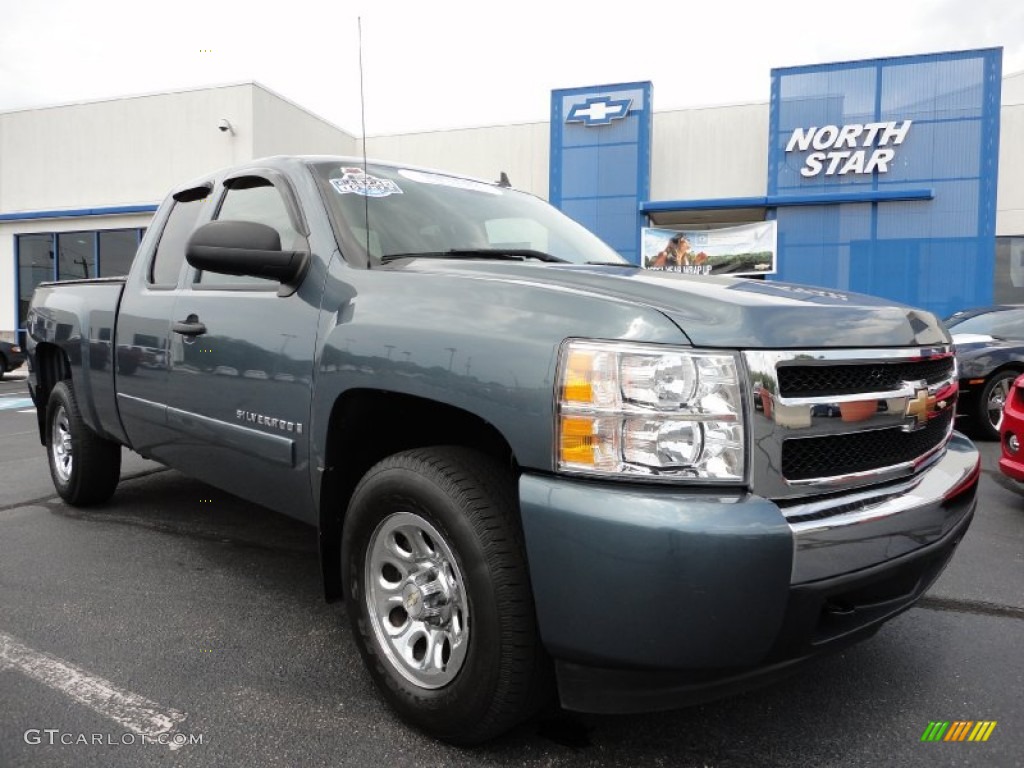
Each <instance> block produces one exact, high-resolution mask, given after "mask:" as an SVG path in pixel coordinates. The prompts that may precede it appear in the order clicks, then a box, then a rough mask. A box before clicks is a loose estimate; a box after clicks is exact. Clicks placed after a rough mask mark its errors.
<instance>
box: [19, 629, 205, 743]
mask: <svg viewBox="0 0 1024 768" xmlns="http://www.w3.org/2000/svg"><path fill="white" fill-rule="evenodd" d="M5 666H7V667H12V668H14V669H16V670H18V671H19V672H22V673H24V674H26V675H28V676H29V677H31V678H33V679H34V680H37V681H38V682H40V683H43V684H44V685H48V686H50V687H51V688H53V689H55V690H57V691H60V692H61V693H63V694H65V695H66V696H68V697H70V698H72V699H74V700H75V701H77V702H78V703H79V704H84V705H85V706H87V707H89V709H91V710H93V711H95V712H99V713H100V714H101V715H103V716H104V717H109V718H110V719H111V720H113V721H114V722H115V723H118V724H119V725H121V726H123V727H124V728H126V729H128V730H129V731H132V732H133V733H137V734H139V735H145V736H148V737H150V738H152V739H157V738H158V737H160V736H161V735H162V734H168V736H171V735H172V734H173V733H174V732H175V729H176V728H177V727H178V726H179V725H181V723H182V722H183V721H184V720H185V718H186V717H188V714H187V713H185V712H181V711H179V710H177V709H170V708H165V707H161V706H160V705H159V704H157V703H156V702H155V701H150V700H149V699H146V698H143V697H142V696H139V695H138V694H135V693H132V692H131V691H125V690H122V689H120V688H118V687H117V686H116V685H114V684H113V683H112V682H110V681H109V680H104V679H103V678H102V677H96V676H94V675H90V674H89V673H88V672H86V671H85V670H83V669H79V668H78V667H75V666H73V665H71V664H68V663H67V662H66V661H63V660H61V659H58V658H57V657H56V656H52V655H51V654H49V653H44V652H42V651H36V650H33V649H32V648H29V647H28V646H27V645H24V644H23V643H21V642H19V641H18V640H15V639H14V638H13V637H11V636H10V635H6V634H4V633H3V632H0V670H2V669H3V668H4V667H5ZM166 746H167V747H169V748H170V749H177V748H178V747H180V746H181V744H176V743H174V739H173V738H168V739H167V744H166Z"/></svg>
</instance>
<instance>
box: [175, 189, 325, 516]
mask: <svg viewBox="0 0 1024 768" xmlns="http://www.w3.org/2000/svg"><path fill="white" fill-rule="evenodd" d="M213 218H214V219H219V220H232V221H252V222H258V223H260V224H265V225H268V226H270V227H273V228H274V229H276V230H277V232H278V234H279V235H280V237H281V247H282V248H283V249H286V250H296V251H298V250H305V251H308V250H309V243H308V234H309V232H308V229H307V227H306V224H305V219H304V218H303V216H302V213H301V209H300V208H299V207H298V203H297V200H296V197H295V195H294V194H293V192H292V190H291V187H290V185H289V184H288V181H287V179H286V177H284V176H283V175H282V174H280V173H278V172H276V171H273V170H262V171H256V170H253V171H246V172H244V173H240V174H238V173H236V174H234V175H233V176H229V177H228V178H226V179H225V180H224V182H223V190H222V192H221V197H220V200H219V202H218V206H217V209H216V212H215V214H214V216H213ZM313 283H314V281H311V280H307V281H305V283H304V284H303V285H301V286H300V287H299V290H298V291H296V292H295V293H293V294H291V295H288V296H282V295H278V288H279V284H278V283H277V282H276V281H273V280H268V279H264V278H254V277H239V276H232V275H223V274H217V273H213V272H201V271H199V270H195V269H192V268H190V269H189V271H188V273H187V275H186V278H185V285H184V287H183V288H182V290H181V292H180V293H179V295H178V298H177V301H176V302H175V306H174V313H173V316H172V320H173V322H172V325H171V327H172V332H171V343H170V371H169V375H168V395H167V403H168V409H167V421H168V425H169V426H170V428H171V429H172V430H174V431H176V433H177V435H176V439H175V441H174V444H173V445H172V446H171V447H170V448H169V455H170V460H169V462H168V463H170V464H171V465H172V466H174V467H176V468H178V469H180V470H182V471H183V472H185V473H186V474H188V475H191V476H193V477H196V478H199V479H201V480H205V481H206V482H209V483H210V484H212V485H216V486H218V487H220V488H223V489H224V490H227V491H229V492H231V493H234V494H236V495H238V496H242V497H244V498H247V499H250V500H253V501H256V502H258V503H260V504H262V505H264V506H268V507H270V508H272V509H276V510H278V511H282V512H286V513H299V512H300V511H302V512H306V511H308V510H309V509H311V508H312V503H311V498H312V497H311V490H310V481H309V448H308V434H309V431H308V425H309V416H310V403H311V392H312V376H313V351H314V348H315V345H316V329H317V319H318V315H319V301H320V295H319V291H318V289H317V286H316V285H314V284H313Z"/></svg>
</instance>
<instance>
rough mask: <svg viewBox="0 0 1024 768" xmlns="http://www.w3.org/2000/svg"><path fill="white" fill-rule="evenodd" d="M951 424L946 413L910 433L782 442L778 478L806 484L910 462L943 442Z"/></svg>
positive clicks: (893, 429)
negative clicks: (779, 476)
mask: <svg viewBox="0 0 1024 768" xmlns="http://www.w3.org/2000/svg"><path fill="white" fill-rule="evenodd" d="M952 420H953V412H952V411H946V412H944V413H942V414H941V415H940V416H938V417H937V418H935V419H932V420H931V421H929V422H928V423H927V424H926V425H925V426H924V427H923V428H922V429H918V430H914V431H912V432H907V431H906V430H904V429H903V428H902V427H889V428H888V429H874V430H871V431H869V432H852V433H850V434H838V435H824V436H822V437H806V438H803V439H790V440H784V441H783V443H782V476H783V477H785V478H786V479H787V480H810V479H813V478H815V477H833V476H836V475H848V474H850V473H860V472H869V471H871V470H873V469H881V468H883V467H891V466H893V465H895V464H903V463H905V462H912V461H914V460H915V459H917V458H918V457H919V456H923V455H925V454H927V453H928V452H929V451H931V450H933V449H934V448H936V447H938V446H939V445H941V444H943V443H945V442H946V440H947V439H948V438H949V425H950V422H951V421H952Z"/></svg>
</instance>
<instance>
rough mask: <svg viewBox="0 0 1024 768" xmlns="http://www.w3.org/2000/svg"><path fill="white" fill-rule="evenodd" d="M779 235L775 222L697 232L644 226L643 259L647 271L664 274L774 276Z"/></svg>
mask: <svg viewBox="0 0 1024 768" xmlns="http://www.w3.org/2000/svg"><path fill="white" fill-rule="evenodd" d="M777 232H778V228H777V226H776V223H775V222H774V221H759V222H757V223H756V224H742V225H740V226H738V227H723V228H722V229H704V230H693V231H680V230H675V229H653V228H651V227H644V229H643V232H642V237H641V246H640V247H641V256H642V258H643V265H644V266H645V267H646V268H647V269H656V270H661V271H664V272H683V273H686V274H691V275H725V274H728V275H738V276H741V275H772V274H775V266H776V264H775V256H776V253H777V248H776V243H777Z"/></svg>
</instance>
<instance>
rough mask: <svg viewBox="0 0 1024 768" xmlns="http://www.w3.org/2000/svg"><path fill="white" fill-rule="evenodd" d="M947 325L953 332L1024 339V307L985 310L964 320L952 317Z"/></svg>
mask: <svg viewBox="0 0 1024 768" xmlns="http://www.w3.org/2000/svg"><path fill="white" fill-rule="evenodd" d="M946 326H947V327H948V328H949V330H950V331H951V332H952V333H977V334H981V335H984V336H992V337H994V338H997V339H1024V309H1004V310H998V311H995V312H985V313H984V314H981V315H974V316H973V317H968V318H966V319H964V320H957V319H956V317H951V318H949V320H947V321H946Z"/></svg>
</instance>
